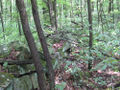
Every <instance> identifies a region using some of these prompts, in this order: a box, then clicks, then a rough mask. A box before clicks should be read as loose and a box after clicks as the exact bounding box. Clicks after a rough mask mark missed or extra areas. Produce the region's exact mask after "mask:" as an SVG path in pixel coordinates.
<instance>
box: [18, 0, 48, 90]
mask: <svg viewBox="0 0 120 90" xmlns="http://www.w3.org/2000/svg"><path fill="white" fill-rule="evenodd" d="M16 5H17V8H18V11H19V14H20V18H21V23H22V28H23V32H24V34H25V37H26V40H27V42H28V45H29V48H30V51H31V54H32V57H33V59H34V65H35V68H36V71H37V75H38V84H39V87H40V90H46V85H45V79H44V72H43V67H42V65H41V63H40V57H39V54H38V52H37V47H36V45H35V42H34V38H33V36H32V33H31V32H30V27H29V24H28V17H27V12H26V10H25V4H24V0H16Z"/></svg>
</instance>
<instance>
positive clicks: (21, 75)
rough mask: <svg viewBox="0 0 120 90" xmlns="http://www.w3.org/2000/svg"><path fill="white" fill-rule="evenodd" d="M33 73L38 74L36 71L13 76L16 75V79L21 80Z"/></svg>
mask: <svg viewBox="0 0 120 90" xmlns="http://www.w3.org/2000/svg"><path fill="white" fill-rule="evenodd" d="M33 73H36V71H35V70H34V71H30V72H26V73H24V74H12V75H14V77H16V78H20V77H23V76H26V75H31V74H33Z"/></svg>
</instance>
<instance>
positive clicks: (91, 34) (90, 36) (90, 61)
mask: <svg viewBox="0 0 120 90" xmlns="http://www.w3.org/2000/svg"><path fill="white" fill-rule="evenodd" d="M87 4H88V22H89V53H90V56H91V49H92V45H93V33H92V11H91V0H87ZM91 68H92V60H91V59H90V60H89V63H88V69H89V70H90V69H91Z"/></svg>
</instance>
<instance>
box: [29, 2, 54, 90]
mask: <svg viewBox="0 0 120 90" xmlns="http://www.w3.org/2000/svg"><path fill="white" fill-rule="evenodd" d="M31 4H32V13H33V17H34V21H35V25H36V28H37V32H38V36H39V40H40V42H41V46H42V48H43V53H44V57H45V60H46V62H47V69H48V74H49V80H50V90H54V88H55V84H54V70H53V67H52V63H51V56H50V53H49V51H48V47H47V43H46V40H45V36H44V34H43V30H42V28H41V24H40V19H39V14H38V8H37V4H36V0H31Z"/></svg>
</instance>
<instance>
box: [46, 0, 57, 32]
mask: <svg viewBox="0 0 120 90" xmlns="http://www.w3.org/2000/svg"><path fill="white" fill-rule="evenodd" d="M48 10H49V16H50V23H51V26H52V29H53V30H55V31H56V27H55V14H54V10H53V3H52V0H48Z"/></svg>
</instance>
